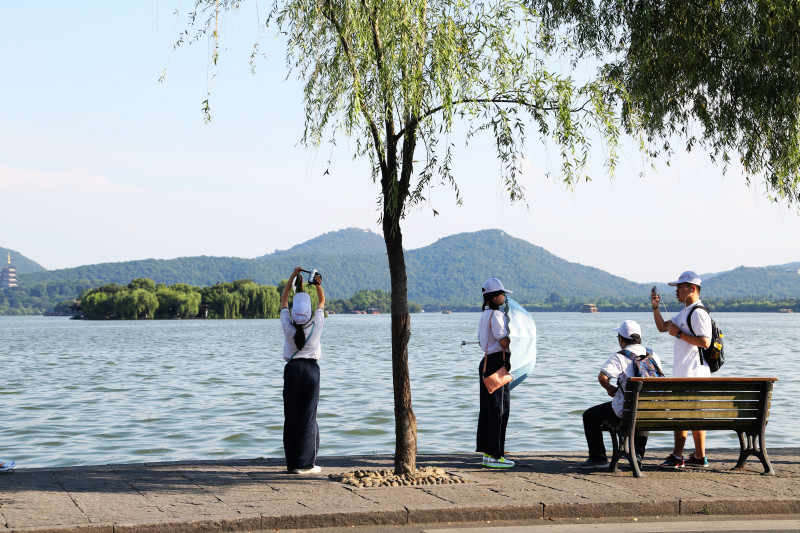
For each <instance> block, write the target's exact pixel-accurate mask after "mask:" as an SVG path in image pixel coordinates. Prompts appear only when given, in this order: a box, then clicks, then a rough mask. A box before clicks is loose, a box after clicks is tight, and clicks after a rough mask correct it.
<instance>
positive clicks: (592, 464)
mask: <svg viewBox="0 0 800 533" xmlns="http://www.w3.org/2000/svg"><path fill="white" fill-rule="evenodd" d="M578 468H580V469H581V470H602V469H603V468H606V469H607V468H608V461H592V460H591V459H586V460H585V461H584V462H582V463H578Z"/></svg>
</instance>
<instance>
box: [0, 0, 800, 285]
mask: <svg viewBox="0 0 800 533" xmlns="http://www.w3.org/2000/svg"><path fill="white" fill-rule="evenodd" d="M193 4H194V2H191V1H188V0H184V1H182V2H181V1H178V0H174V1H168V0H139V1H137V2H107V1H90V0H87V1H84V2H78V3H74V2H63V1H61V0H57V1H51V0H36V1H31V2H5V3H4V5H3V8H2V17H0V50H2V56H3V81H2V83H0V214H2V220H3V222H4V223H3V224H2V225H0V246H2V247H5V248H10V249H12V250H16V251H18V252H20V253H22V254H23V255H25V256H26V257H28V258H30V259H32V260H34V261H37V262H38V263H40V264H41V265H42V266H44V267H45V268H48V269H58V268H69V267H74V266H79V265H85V264H94V263H101V262H114V261H128V260H135V259H145V258H160V259H170V258H174V257H182V256H197V255H211V256H235V257H257V256H261V255H264V254H267V253H271V252H273V251H274V250H276V249H287V248H290V247H291V246H293V245H295V244H298V243H301V242H304V241H306V240H308V239H311V238H313V237H316V236H318V235H320V234H323V233H326V232H329V231H334V230H338V229H342V228H349V227H358V228H365V229H370V230H372V231H374V232H375V233H378V234H381V227H380V224H379V223H378V212H377V198H378V194H379V187H378V185H377V184H375V183H373V182H372V180H371V175H370V170H369V166H368V163H367V162H366V161H364V160H353V158H352V154H353V151H354V150H353V149H354V146H355V142H354V141H353V140H348V139H346V138H344V137H342V136H340V138H338V139H337V145H336V147H335V148H332V147H331V145H330V144H329V143H326V142H323V143H322V145H321V146H320V147H318V148H315V147H305V146H302V145H301V144H300V139H301V136H302V133H303V120H304V116H303V103H302V93H301V84H300V83H299V82H298V81H297V80H296V79H295V78H293V77H290V78H289V79H287V71H286V68H285V59H284V52H283V42H282V41H281V40H280V39H279V38H276V37H274V32H273V31H272V30H267V31H266V32H262V35H261V37H260V43H261V47H262V51H263V52H264V56H265V57H262V58H259V61H258V62H257V68H256V72H255V74H253V73H251V71H250V65H249V62H248V59H249V55H250V52H251V49H252V44H253V42H254V39H255V38H256V36H257V33H258V32H257V28H258V22H259V20H260V21H261V22H262V23H263V21H264V18H265V16H266V11H265V9H266V7H265V6H266V5H267V4H269V2H267V3H265V4H264V5H263V6H262V7H261V8H260V11H259V12H256V11H255V10H253V9H248V10H246V11H243V12H241V13H238V14H229V15H227V16H226V17H225V18H224V19H223V20H222V21H221V25H220V29H221V34H222V36H223V41H222V45H223V51H222V57H221V62H220V64H219V66H218V67H216V68H214V67H213V66H211V63H210V61H209V53H210V45H209V42H208V40H207V39H201V40H199V41H197V42H195V43H194V44H193V45H191V46H188V47H186V46H184V47H180V48H178V49H174V47H173V43H174V42H175V41H176V39H177V37H178V35H179V33H180V32H181V31H183V29H185V18H184V16H183V15H185V12H186V11H188V10H190V9H191V7H192V6H193ZM176 11H179V12H180V13H181V14H180V15H176ZM164 72H165V73H166V75H165V77H164V80H163V82H159V78H160V77H161V76H162V73H164ZM209 92H210V94H211V106H212V108H211V112H212V116H213V120H212V121H211V123H210V124H205V123H204V121H203V113H202V102H203V101H204V100H205V99H206V98H207V94H208V93H209ZM453 140H454V142H455V143H456V147H457V150H456V153H455V159H454V164H453V173H454V175H455V177H456V179H457V182H458V186H459V188H460V190H461V195H462V199H463V205H456V202H455V196H454V194H453V192H452V191H451V190H450V189H448V188H447V187H446V186H437V187H434V188H433V189H432V190H431V191H430V192H429V201H428V202H426V203H425V204H424V205H420V206H418V207H417V208H415V209H413V210H412V211H411V212H410V213H409V215H408V217H407V218H406V220H405V221H404V224H403V226H402V230H403V235H404V245H405V247H406V248H407V249H414V248H419V247H423V246H427V245H429V244H432V243H433V242H435V241H437V240H439V239H441V238H443V237H446V236H449V235H453V234H456V233H461V232H471V231H478V230H481V229H488V228H496V229H501V230H503V231H505V232H506V233H508V234H510V235H512V236H514V237H518V238H520V239H524V240H526V241H529V242H531V243H533V244H535V245H537V246H541V247H543V248H545V249H546V250H548V251H550V252H551V253H553V254H555V255H557V256H559V257H561V258H563V259H566V260H568V261H572V262H576V263H581V264H584V265H589V266H594V267H597V268H600V269H602V270H605V271H607V272H610V273H612V274H615V275H618V276H622V277H624V278H626V279H629V280H632V281H637V282H643V283H644V282H650V281H661V282H663V281H672V280H674V279H677V276H678V275H679V274H680V273H681V272H682V271H684V270H689V269H691V270H695V271H696V272H698V273H706V272H719V271H724V270H730V269H732V268H735V267H737V266H740V265H746V266H767V265H775V264H783V263H788V262H794V261H800V239H798V237H797V236H798V235H800V215H798V212H797V210H796V209H795V208H793V207H788V206H786V205H782V204H775V203H773V202H772V201H770V200H769V199H768V197H767V195H766V190H765V187H764V186H763V184H760V183H757V182H755V183H753V185H752V186H751V187H747V186H746V185H745V180H744V177H743V175H742V173H741V171H740V170H739V169H736V168H731V169H729V170H728V172H727V174H725V175H723V173H722V170H721V168H720V167H718V166H714V165H713V164H712V163H710V161H709V158H708V154H707V153H705V152H702V151H700V150H695V151H694V152H692V153H690V154H686V153H681V154H678V155H677V156H676V157H675V158H674V159H673V160H672V162H671V164H670V165H669V166H667V165H666V164H665V162H663V161H657V162H655V164H656V169H653V168H652V167H651V163H650V162H648V161H646V160H644V159H643V158H642V157H641V155H639V154H638V153H637V152H636V150H635V149H633V148H631V143H628V144H627V145H626V147H624V148H623V155H622V158H621V160H620V162H619V166H618V168H617V170H616V172H615V175H614V177H613V178H610V177H609V176H608V174H607V172H606V171H605V170H604V169H603V168H602V165H595V164H592V166H591V167H590V174H591V178H592V180H591V181H590V182H588V183H580V184H578V185H576V186H575V187H574V189H572V190H568V189H567V188H565V187H564V185H563V184H562V183H561V182H560V181H559V172H558V169H559V167H560V160H559V158H558V154H557V153H555V152H552V150H551V152H548V151H547V150H546V149H544V148H543V146H542V145H541V143H540V142H539V141H538V139H537V138H536V136H531V137H529V139H528V143H527V149H528V150H527V152H526V159H525V160H524V161H523V162H522V170H523V174H522V183H523V186H524V187H525V190H526V198H527V205H525V204H523V203H514V204H512V203H510V202H509V201H508V199H507V198H505V197H504V194H503V188H502V184H501V181H500V174H499V165H498V163H497V161H496V159H495V157H494V152H493V149H492V146H491V139H489V138H481V139H478V140H477V141H475V142H471V143H470V145H469V146H465V143H464V140H463V138H460V137H459V135H458V133H457V132H456V133H454V134H453ZM601 157H602V153H601V152H598V159H599V158H601ZM329 162H330V163H329ZM326 170H329V173H328V174H325V171H326ZM548 174H549V177H548ZM433 209H435V210H436V211H438V213H439V215H438V216H434V214H433ZM486 253H487V254H502V253H503V250H486ZM497 275H498V277H500V278H501V279H502V276H503V273H502V272H499V273H497Z"/></svg>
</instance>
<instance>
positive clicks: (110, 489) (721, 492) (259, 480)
mask: <svg viewBox="0 0 800 533" xmlns="http://www.w3.org/2000/svg"><path fill="white" fill-rule="evenodd" d="M651 453H652V455H651V456H650V457H648V458H646V459H645V464H644V468H645V474H646V475H645V477H643V478H641V479H635V478H633V477H632V476H631V474H630V471H629V470H628V468H627V467H626V466H625V467H624V468H622V469H621V471H618V472H617V473H614V474H612V473H610V472H608V471H594V472H591V473H585V472H583V471H580V470H578V469H577V468H576V467H575V465H576V464H577V462H579V461H581V460H583V459H584V458H585V456H584V454H583V452H524V453H513V454H509V457H510V458H512V459H513V460H515V461H517V467H516V468H514V469H512V470H508V471H496V470H489V469H485V468H481V467H480V465H479V462H480V458H479V456H478V455H477V454H438V455H421V456H419V457H418V464H419V466H440V467H443V468H445V469H446V470H448V471H450V472H457V473H459V474H461V475H463V476H466V477H468V478H470V479H472V480H474V481H475V483H471V484H459V485H426V486H419V487H389V488H374V489H373V488H362V489H355V488H348V487H346V486H344V485H342V484H340V483H336V482H332V481H329V480H328V478H327V474H331V473H341V472H346V471H350V470H353V469H356V468H357V469H386V468H391V465H392V459H391V457H389V456H385V455H378V456H352V457H321V458H320V459H319V463H318V464H319V465H320V466H322V467H323V472H322V474H320V475H315V476H297V475H292V474H288V473H286V471H285V468H284V467H283V465H282V463H283V462H282V460H278V459H262V460H236V461H194V462H173V463H146V464H132V465H108V466H86V467H72V468H34V469H25V468H18V469H17V470H16V471H14V472H12V473H8V474H3V475H0V532H2V531H3V530H2V527H5V528H6V531H27V530H28V529H29V528H32V530H33V531H37V532H39V533H44V532H46V531H53V532H67V531H70V532H71V531H75V532H80V533H95V532H97V533H100V532H102V533H112V532H113V533H120V532H128V531H131V532H132V531H136V532H166V531H181V532H187V533H188V532H195V531H197V532H201V531H202V532H207V531H253V530H268V529H272V530H275V529H291V528H315V527H337V526H349V525H357V526H363V525H370V524H409V523H416V524H435V523H446V522H458V521H460V522H471V521H485V520H492V521H497V520H519V519H533V518H548V517H551V518H576V517H637V516H642V517H645V516H660V517H670V516H673V517H680V516H691V515H695V514H698V513H700V514H709V513H710V514H714V515H767V514H768V515H795V514H796V515H800V449H797V448H785V449H773V450H769V453H770V457H771V460H772V464H773V467H774V468H775V471H776V473H777V475H776V476H774V477H769V476H762V475H759V474H760V472H761V471H762V469H761V465H760V463H759V462H758V461H757V460H753V459H752V458H751V459H750V461H749V462H748V464H747V466H748V467H749V469H748V470H747V471H744V472H741V471H731V470H730V468H731V467H732V466H733V465H734V464H735V459H736V456H737V454H738V452H735V451H734V450H714V451H713V454H712V463H711V466H712V467H711V468H710V469H707V470H692V469H686V470H684V471H676V472H663V471H659V470H657V469H656V467H655V465H656V464H657V463H658V462H659V460H660V459H661V458H662V457H663V456H666V453H667V452H666V451H664V450H655V451H653V452H651Z"/></svg>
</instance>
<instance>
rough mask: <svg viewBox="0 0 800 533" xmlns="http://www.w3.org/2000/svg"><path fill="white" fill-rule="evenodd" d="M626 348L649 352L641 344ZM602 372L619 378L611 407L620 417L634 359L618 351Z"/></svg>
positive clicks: (656, 355)
mask: <svg viewBox="0 0 800 533" xmlns="http://www.w3.org/2000/svg"><path fill="white" fill-rule="evenodd" d="M695 312H696V311H695ZM692 318H694V317H692ZM624 349H626V350H628V351H629V352H631V353H632V354H633V355H635V356H637V357H638V356H640V355H645V354H646V353H647V348H645V347H644V346H642V345H641V344H629V345H627V346H626V347H625V348H624ZM651 357H652V358H653V361H655V363H656V364H657V365H658V368H661V369H662V370H661V371H662V372H663V371H664V370H663V368H662V366H661V358H660V357H659V356H658V354H657V353H655V352H653V353H652V355H651ZM600 372H602V373H603V374H605V375H606V376H608V377H609V378H610V379H614V378H616V379H617V385H618V386H619V388H618V389H617V393H616V394H615V395H614V398H613V399H612V400H611V408H612V409H614V413H615V414H616V415H617V416H618V417H620V418H622V404H623V403H624V402H625V384H626V383H628V378H629V377H633V376H634V375H635V372H636V371H635V370H634V368H633V359H630V358H629V357H627V356H625V355H622V354H621V353H619V352H617V353H615V354H614V355H612V356H611V357H610V358H609V359H608V361H606V362H605V364H603V368H601V369H600Z"/></svg>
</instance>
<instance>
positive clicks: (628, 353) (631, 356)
mask: <svg viewBox="0 0 800 533" xmlns="http://www.w3.org/2000/svg"><path fill="white" fill-rule="evenodd" d="M617 353H618V354H620V355H624V356H625V357H627V358H628V359H630V360H631V361H635V360H636V356H635V355H634V354H633V353H632V352H631V351H630V350H629V349H627V348H623V349H622V350H620V351H618V352H617Z"/></svg>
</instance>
